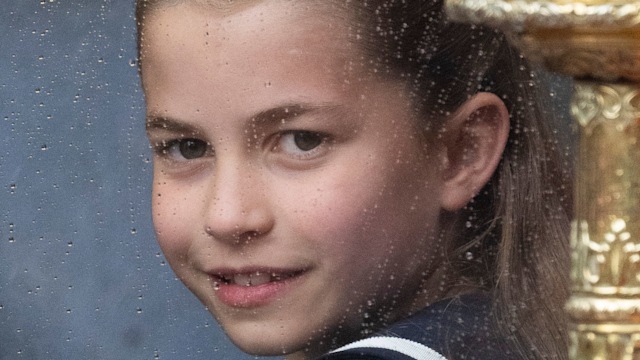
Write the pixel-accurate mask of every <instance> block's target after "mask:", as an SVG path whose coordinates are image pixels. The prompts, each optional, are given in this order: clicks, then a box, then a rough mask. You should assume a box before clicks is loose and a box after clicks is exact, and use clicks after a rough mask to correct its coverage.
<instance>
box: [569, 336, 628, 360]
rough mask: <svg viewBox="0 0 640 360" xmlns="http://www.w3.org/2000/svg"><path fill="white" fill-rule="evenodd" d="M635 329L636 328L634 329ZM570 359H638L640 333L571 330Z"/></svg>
mask: <svg viewBox="0 0 640 360" xmlns="http://www.w3.org/2000/svg"><path fill="white" fill-rule="evenodd" d="M636 330H637V329H636ZM569 336H570V338H571V347H570V349H569V356H570V358H571V359H601V360H605V359H607V360H613V359H615V360H638V359H640V334H638V333H634V332H631V331H626V332H613V331H611V329H607V330H604V329H603V330H601V331H590V330H571V331H570V332H569Z"/></svg>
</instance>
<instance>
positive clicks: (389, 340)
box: [331, 336, 447, 360]
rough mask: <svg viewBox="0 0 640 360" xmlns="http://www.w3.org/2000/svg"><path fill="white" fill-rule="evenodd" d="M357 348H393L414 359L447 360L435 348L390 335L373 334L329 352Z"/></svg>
mask: <svg viewBox="0 0 640 360" xmlns="http://www.w3.org/2000/svg"><path fill="white" fill-rule="evenodd" d="M359 348H375V349H387V350H393V351H396V352H399V353H401V354H404V355H407V356H409V357H412V358H414V359H416V360H447V359H446V358H445V357H444V356H442V355H440V354H439V353H437V352H436V351H435V350H433V349H431V348H429V347H427V346H424V345H422V344H420V343H417V342H415V341H411V340H407V339H403V338H398V337H391V336H375V337H370V338H366V339H362V340H359V341H356V342H352V343H351V344H347V345H345V346H343V347H341V348H339V349H336V350H334V351H332V352H331V353H336V352H340V351H345V350H351V349H359Z"/></svg>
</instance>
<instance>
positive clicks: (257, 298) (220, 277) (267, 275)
mask: <svg viewBox="0 0 640 360" xmlns="http://www.w3.org/2000/svg"><path fill="white" fill-rule="evenodd" d="M306 272H307V270H273V269H260V270H243V271H218V272H214V273H213V274H211V275H210V278H211V281H212V282H213V289H214V290H215V296H216V297H217V298H218V299H219V300H220V301H221V302H222V303H223V304H225V305H227V306H230V307H234V308H257V307H261V306H267V305H269V304H271V303H273V302H274V301H275V300H277V299H282V298H284V297H285V296H287V294H288V293H289V292H290V291H292V290H293V289H295V288H296V287H298V286H299V285H300V284H301V281H302V279H303V278H304V275H305V273H306Z"/></svg>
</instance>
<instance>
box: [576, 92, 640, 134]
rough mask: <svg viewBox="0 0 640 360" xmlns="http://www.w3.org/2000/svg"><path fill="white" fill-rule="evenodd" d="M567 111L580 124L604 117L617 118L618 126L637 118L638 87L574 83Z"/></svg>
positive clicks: (639, 101)
mask: <svg viewBox="0 0 640 360" xmlns="http://www.w3.org/2000/svg"><path fill="white" fill-rule="evenodd" d="M571 112H572V114H573V116H574V118H575V119H576V120H577V121H578V123H579V124H580V125H582V126H583V127H592V126H594V124H593V122H594V121H595V122H596V123H597V122H599V121H607V120H618V121H620V124H618V126H626V125H628V124H631V123H633V122H635V120H636V119H637V118H640V88H639V87H637V86H630V85H616V84H608V85H604V84H603V85H599V84H593V83H576V85H575V92H574V96H573V101H572V104H571Z"/></svg>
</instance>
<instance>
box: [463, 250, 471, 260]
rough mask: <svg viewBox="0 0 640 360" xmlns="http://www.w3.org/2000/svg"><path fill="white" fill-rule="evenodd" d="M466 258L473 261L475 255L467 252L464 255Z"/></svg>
mask: <svg viewBox="0 0 640 360" xmlns="http://www.w3.org/2000/svg"><path fill="white" fill-rule="evenodd" d="M464 257H465V258H466V259H467V260H473V253H472V252H471V251H467V252H466V253H465V254H464Z"/></svg>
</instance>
